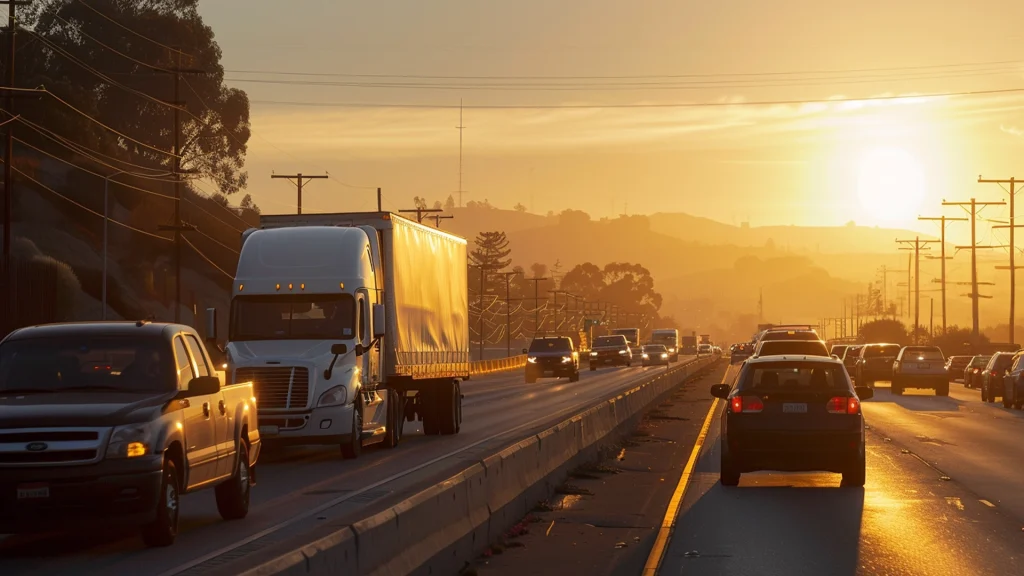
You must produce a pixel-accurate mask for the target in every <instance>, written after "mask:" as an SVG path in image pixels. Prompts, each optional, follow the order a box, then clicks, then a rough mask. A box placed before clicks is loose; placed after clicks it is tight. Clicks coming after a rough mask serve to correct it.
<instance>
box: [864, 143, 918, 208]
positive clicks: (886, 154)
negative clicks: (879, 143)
mask: <svg viewBox="0 0 1024 576" xmlns="http://www.w3.org/2000/svg"><path fill="white" fill-rule="evenodd" d="M857 193H858V195H859V196H860V203H861V205H862V206H863V207H864V210H865V211H866V212H867V213H868V214H869V215H870V216H872V217H874V218H875V219H876V220H881V221H885V222H907V221H910V220H913V219H914V218H915V217H916V216H917V212H918V209H919V208H920V207H921V203H922V202H923V201H924V193H925V178H924V170H922V169H921V165H920V164H919V163H918V162H917V159H916V158H914V156H913V155H911V154H910V153H909V152H907V151H906V150H904V149H902V148H874V149H872V150H869V151H868V152H867V153H866V154H865V155H864V157H863V158H862V159H861V162H860V173H859V175H858V180H857Z"/></svg>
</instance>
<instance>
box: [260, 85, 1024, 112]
mask: <svg viewBox="0 0 1024 576" xmlns="http://www.w3.org/2000/svg"><path fill="white" fill-rule="evenodd" d="M1019 92H1024V88H1002V89H994V90H967V91H962V92H932V93H925V94H904V95H886V96H865V97H861V98H832V99H820V98H819V99H812V100H755V101H747V102H674V103H634V104H476V105H466V106H464V108H466V109H472V110H614V109H629V108H728V107H735V108H741V107H750V106H778V105H798V104H840V103H844V102H875V101H889V100H910V99H922V98H947V97H958V96H993V95H997V94H1012V93H1019ZM251 103H253V104H266V105H273V106H308V107H317V108H412V109H427V110H453V109H458V108H459V106H456V105H453V104H416V103H399V104H382V103H370V102H299V101H286V100H252V101H251Z"/></svg>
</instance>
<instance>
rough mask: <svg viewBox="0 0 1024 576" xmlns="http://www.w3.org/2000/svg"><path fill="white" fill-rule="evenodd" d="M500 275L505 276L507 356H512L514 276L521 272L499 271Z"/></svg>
mask: <svg viewBox="0 0 1024 576" xmlns="http://www.w3.org/2000/svg"><path fill="white" fill-rule="evenodd" d="M498 275H499V276H504V277H505V356H506V357H508V358H511V357H512V304H511V302H512V299H511V292H512V277H513V276H518V275H519V272H498ZM481 317H482V315H481Z"/></svg>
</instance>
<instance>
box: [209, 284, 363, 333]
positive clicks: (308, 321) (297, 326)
mask: <svg viewBox="0 0 1024 576" xmlns="http://www.w3.org/2000/svg"><path fill="white" fill-rule="evenodd" d="M355 315H356V305H355V299H353V298H352V296H351V295H349V294H328V295H324V294H282V295H280V296H279V295H276V294H274V295H270V296H238V297H236V298H235V299H234V301H232V303H231V334H230V336H229V338H230V339H231V340H232V341H235V342H239V341H244V340H347V339H351V338H353V337H354V335H355Z"/></svg>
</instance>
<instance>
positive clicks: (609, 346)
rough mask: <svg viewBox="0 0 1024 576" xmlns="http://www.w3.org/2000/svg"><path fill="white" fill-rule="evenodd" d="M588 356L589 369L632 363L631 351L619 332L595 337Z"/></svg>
mask: <svg viewBox="0 0 1024 576" xmlns="http://www.w3.org/2000/svg"><path fill="white" fill-rule="evenodd" d="M589 358H590V360H589V364H590V369H591V370H597V369H598V368H599V367H601V366H630V365H632V364H633V352H632V351H631V350H630V349H629V342H628V341H626V337H625V336H623V335H621V334H616V335H614V336H598V337H597V338H595V339H594V346H593V347H591V349H590V356H589Z"/></svg>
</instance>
